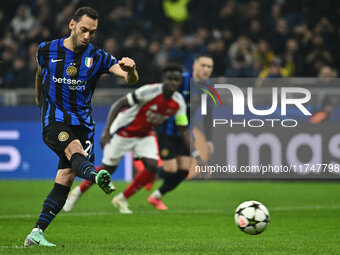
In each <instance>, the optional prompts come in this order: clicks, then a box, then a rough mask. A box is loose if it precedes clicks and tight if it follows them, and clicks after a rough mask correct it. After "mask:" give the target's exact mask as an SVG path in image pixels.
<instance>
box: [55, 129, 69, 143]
mask: <svg viewBox="0 0 340 255" xmlns="http://www.w3.org/2000/svg"><path fill="white" fill-rule="evenodd" d="M69 137H70V136H69V134H68V133H67V132H66V131H61V132H60V133H59V135H58V140H59V141H60V142H65V141H66V140H67V139H68V138H69Z"/></svg>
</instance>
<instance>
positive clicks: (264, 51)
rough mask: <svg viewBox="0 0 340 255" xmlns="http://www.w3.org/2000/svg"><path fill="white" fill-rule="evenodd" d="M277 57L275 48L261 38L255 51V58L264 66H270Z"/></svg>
mask: <svg viewBox="0 0 340 255" xmlns="http://www.w3.org/2000/svg"><path fill="white" fill-rule="evenodd" d="M274 57H275V54H274V52H273V50H272V49H271V48H270V46H269V44H268V42H267V41H266V40H260V41H259V43H258V44H257V47H256V49H255V51H254V58H255V59H257V60H258V61H259V62H260V63H261V66H262V67H263V68H265V67H269V64H270V62H271V61H272V59H273V58H274Z"/></svg>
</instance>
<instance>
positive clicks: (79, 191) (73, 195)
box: [63, 166, 116, 212]
mask: <svg viewBox="0 0 340 255" xmlns="http://www.w3.org/2000/svg"><path fill="white" fill-rule="evenodd" d="M106 168H107V169H108V170H109V171H110V172H113V170H114V169H111V167H106ZM96 170H97V171H98V172H99V173H100V172H101V171H102V170H103V168H102V167H101V166H97V167H96ZM93 184H94V183H93V182H91V181H89V180H83V181H82V183H81V184H80V185H79V186H76V187H75V188H74V189H73V190H72V191H71V192H70V193H69V195H68V197H67V200H66V203H65V205H64V207H63V210H64V211H65V212H70V211H72V210H73V208H74V206H75V205H76V203H77V202H78V200H79V199H80V198H81V196H82V195H83V193H84V192H85V191H87V190H88V189H89V188H90V187H92V185H93ZM109 187H110V190H112V191H115V190H116V189H115V187H114V185H113V183H112V182H110V183H109ZM112 191H111V192H112Z"/></svg>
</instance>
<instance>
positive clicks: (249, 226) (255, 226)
mask: <svg viewBox="0 0 340 255" xmlns="http://www.w3.org/2000/svg"><path fill="white" fill-rule="evenodd" d="M269 219H270V216H269V211H268V209H267V208H266V207H265V206H264V205H263V204H261V203H260V202H257V201H246V202H243V203H242V204H240V205H239V206H238V207H237V208H236V211H235V223H236V225H237V226H238V227H239V228H240V229H241V230H242V231H243V232H244V233H247V234H249V235H257V234H260V233H262V232H263V231H264V230H265V229H266V228H267V226H268V223H269Z"/></svg>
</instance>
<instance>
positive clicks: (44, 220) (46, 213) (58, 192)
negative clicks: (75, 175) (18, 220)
mask: <svg viewBox="0 0 340 255" xmlns="http://www.w3.org/2000/svg"><path fill="white" fill-rule="evenodd" d="M69 192H70V187H67V186H64V185H61V184H58V183H54V187H53V189H52V190H51V192H50V194H48V196H47V197H46V199H45V201H44V204H43V208H42V211H41V213H40V216H39V219H38V221H37V223H36V224H35V228H40V229H41V230H43V231H44V230H45V229H46V228H47V227H48V225H49V224H50V223H51V221H52V220H53V219H54V217H55V216H56V215H57V214H58V213H59V212H60V210H61V209H62V208H63V206H64V204H65V202H66V199H67V195H68V193H69Z"/></svg>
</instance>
